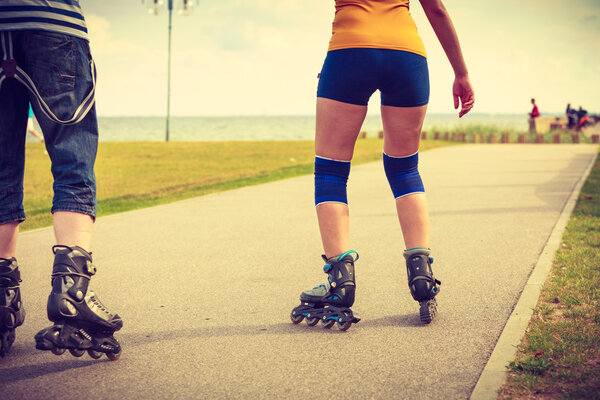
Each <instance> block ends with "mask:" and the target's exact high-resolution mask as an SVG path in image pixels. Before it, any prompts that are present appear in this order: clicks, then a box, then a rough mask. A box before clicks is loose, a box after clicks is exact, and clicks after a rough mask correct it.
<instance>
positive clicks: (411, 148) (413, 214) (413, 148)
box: [381, 105, 429, 249]
mask: <svg viewBox="0 0 600 400" xmlns="http://www.w3.org/2000/svg"><path fill="white" fill-rule="evenodd" d="M426 111H427V106H426V105H425V106H420V107H390V106H382V107H381V118H382V120H383V130H384V141H383V151H384V152H385V153H386V154H387V155H388V156H390V157H406V156H410V155H412V154H414V153H416V152H417V151H418V150H419V144H420V138H421V128H422V126H423V119H424V118H425V112H426ZM396 210H397V212H398V220H399V221H400V226H401V228H402V235H403V237H404V243H405V246H406V248H407V249H411V248H414V247H424V248H428V247H429V211H428V208H427V199H426V197H425V194H424V193H414V194H410V195H407V196H404V197H400V198H398V199H396Z"/></svg>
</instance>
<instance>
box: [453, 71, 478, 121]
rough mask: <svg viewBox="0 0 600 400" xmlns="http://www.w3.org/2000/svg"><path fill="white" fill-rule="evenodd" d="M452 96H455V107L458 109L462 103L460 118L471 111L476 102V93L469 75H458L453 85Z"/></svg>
mask: <svg viewBox="0 0 600 400" xmlns="http://www.w3.org/2000/svg"><path fill="white" fill-rule="evenodd" d="M452 96H453V97H454V109H455V110H456V109H458V106H459V102H460V104H461V108H460V111H459V113H458V118H461V117H462V116H463V115H465V114H466V113H468V112H469V111H471V108H473V104H474V103H475V94H474V93H473V86H471V81H470V80H469V77H468V76H465V77H460V78H459V77H456V78H455V79H454V84H453V85H452Z"/></svg>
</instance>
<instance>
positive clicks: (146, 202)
mask: <svg viewBox="0 0 600 400" xmlns="http://www.w3.org/2000/svg"><path fill="white" fill-rule="evenodd" d="M450 144H451V143H448V142H441V141H423V142H422V146H421V151H424V150H428V149H431V148H435V147H441V146H447V145H450ZM381 152H382V141H381V140H379V139H361V140H359V141H358V143H357V146H356V151H355V154H354V164H360V163H365V162H369V161H374V160H378V159H381ZM313 163H314V142H313V141H308V140H307V141H264V142H247V141H239V142H170V143H156V142H129V143H100V146H99V149H98V158H97V161H96V179H97V182H98V183H97V185H98V188H97V194H98V216H103V215H108V214H114V213H118V212H123V211H129V210H134V209H138V208H143V207H150V206H154V205H158V204H165V203H169V202H173V201H177V200H182V199H187V198H190V197H195V196H201V195H205V194H208V193H213V192H220V191H224V190H230V189H235V188H239V187H242V186H248V185H256V184H260V183H265V182H270V181H274V180H278V179H285V178H290V177H293V176H298V175H305V174H311V173H312V172H313ZM24 197H25V199H24V206H25V212H26V214H27V219H26V221H25V222H24V223H23V224H21V230H29V229H34V228H39V227H43V226H48V225H50V224H51V223H52V217H51V215H50V208H51V204H52V175H51V173H50V161H49V159H48V155H46V154H44V147H43V145H42V144H40V143H28V144H27V148H26V166H25V180H24Z"/></svg>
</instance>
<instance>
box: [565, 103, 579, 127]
mask: <svg viewBox="0 0 600 400" xmlns="http://www.w3.org/2000/svg"><path fill="white" fill-rule="evenodd" d="M566 114H567V129H568V130H573V129H575V128H576V127H577V111H575V109H574V108H572V107H571V104H570V103H569V104H567V111H566Z"/></svg>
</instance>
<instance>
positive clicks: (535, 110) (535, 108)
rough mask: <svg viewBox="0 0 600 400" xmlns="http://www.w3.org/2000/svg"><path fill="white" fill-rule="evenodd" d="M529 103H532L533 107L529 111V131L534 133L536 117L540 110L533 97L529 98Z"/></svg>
mask: <svg viewBox="0 0 600 400" xmlns="http://www.w3.org/2000/svg"><path fill="white" fill-rule="evenodd" d="M531 104H533V109H532V110H531V112H530V113H529V132H531V133H536V132H537V129H536V123H535V122H536V121H535V120H536V118H538V117H539V116H540V111H539V110H538V106H537V104H535V99H531Z"/></svg>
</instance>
